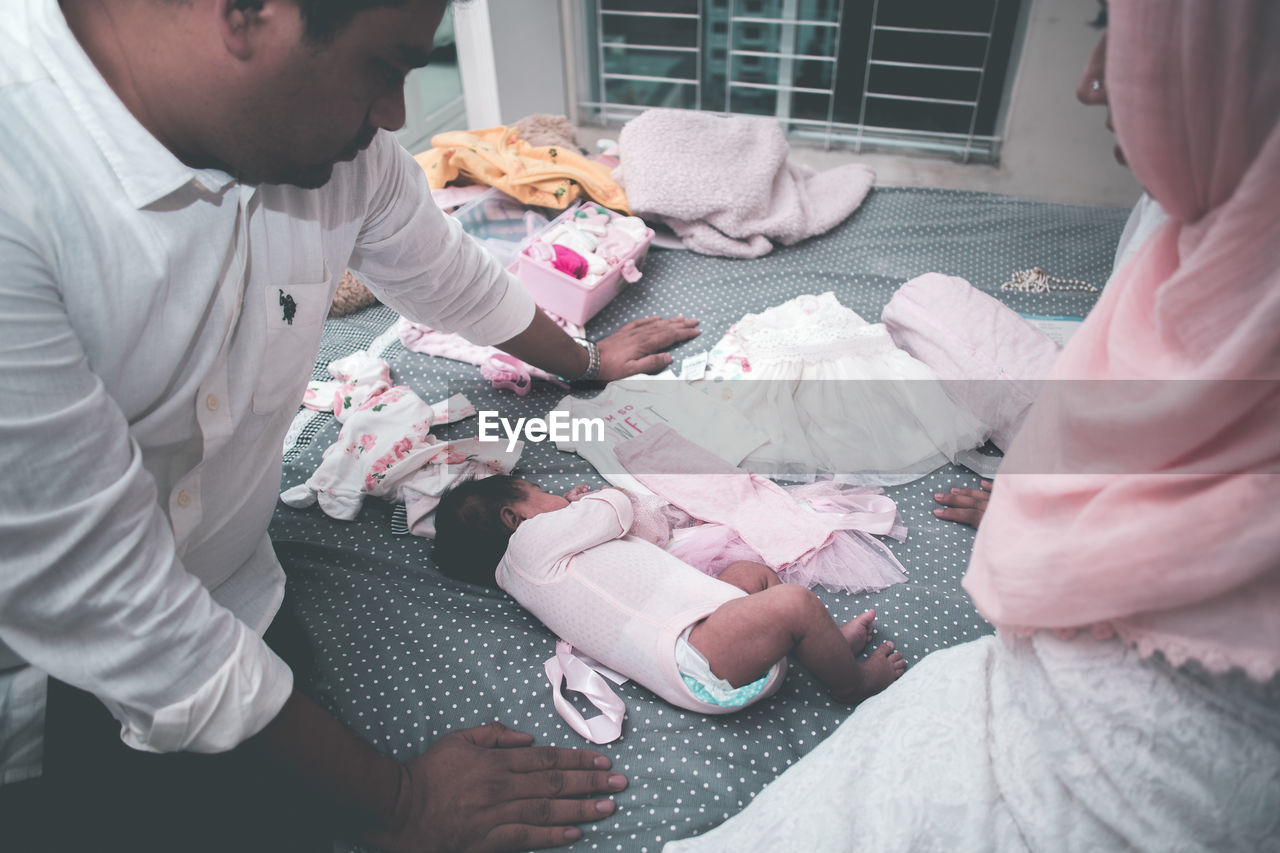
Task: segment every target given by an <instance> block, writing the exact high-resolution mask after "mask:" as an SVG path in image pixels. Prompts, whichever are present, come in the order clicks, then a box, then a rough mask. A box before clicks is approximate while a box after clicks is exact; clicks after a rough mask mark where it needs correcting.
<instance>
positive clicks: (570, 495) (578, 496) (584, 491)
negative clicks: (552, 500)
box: [564, 483, 591, 503]
mask: <svg viewBox="0 0 1280 853" xmlns="http://www.w3.org/2000/svg"><path fill="white" fill-rule="evenodd" d="M589 494H591V487H590V486H588V485H587V484H586V483H582V484H581V485H577V486H574V487H573V488H572V489H570V490H569V491H567V492H565V493H564V499H565V500H567V501H568V502H569V503H573V502H574V501H579V500H582V499H583V498H585V497H586V496H587V495H589Z"/></svg>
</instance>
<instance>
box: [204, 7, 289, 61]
mask: <svg viewBox="0 0 1280 853" xmlns="http://www.w3.org/2000/svg"><path fill="white" fill-rule="evenodd" d="M276 5H277V4H276V3H274V2H271V0H218V27H219V30H220V34H221V35H222V43H223V44H224V45H225V46H226V48H227V52H228V53H230V54H231V55H232V56H234V57H235V58H236V59H242V60H243V59H250V58H252V57H253V51H254V47H255V45H256V43H257V38H256V36H257V35H258V32H259V30H261V28H262V26H263V24H264V23H265V22H266V20H267V19H268V18H269V17H270V16H271V15H272V14H273V12H274V8H268V7H274V6H276Z"/></svg>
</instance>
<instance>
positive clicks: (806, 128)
mask: <svg viewBox="0 0 1280 853" xmlns="http://www.w3.org/2000/svg"><path fill="white" fill-rule="evenodd" d="M1023 6H1024V3H1023V0H580V2H579V3H578V6H577V9H576V11H577V13H578V18H579V20H578V24H579V32H580V35H581V48H582V50H581V53H580V54H579V61H578V62H577V65H578V72H579V80H580V84H581V86H580V91H581V92H583V93H584V97H583V98H582V99H581V100H580V102H579V104H578V108H579V110H580V114H581V115H582V117H583V118H585V119H587V120H595V121H599V122H601V123H608V122H610V121H619V120H626V119H628V118H631V117H633V116H634V115H636V114H638V113H639V112H641V111H643V110H645V109H648V108H651V107H675V108H679V109H691V110H709V111H713V112H723V113H734V114H748V115H767V116H775V117H777V118H778V119H779V121H781V122H782V123H783V125H784V127H785V128H786V129H787V130H788V132H789V133H790V134H791V135H792V137H793V138H797V139H807V140H812V141H818V142H823V143H825V144H827V145H831V144H843V145H851V146H853V147H856V148H859V149H861V148H862V147H863V146H868V147H876V148H888V147H908V148H912V149H916V150H923V151H935V152H945V153H947V154H951V155H954V156H959V157H962V158H963V159H965V160H968V159H970V158H977V159H984V160H996V159H998V156H999V141H1000V137H999V130H1000V128H999V125H1000V122H1001V120H1002V107H1003V104H1004V101H1005V92H1006V89H1007V88H1008V87H1007V83H1008V77H1009V70H1010V67H1011V58H1012V57H1013V55H1014V54H1015V50H1014V49H1015V47H1016V44H1017V43H1018V41H1019V39H1020V33H1021V29H1020V28H1021V21H1020V16H1021V15H1022V12H1023Z"/></svg>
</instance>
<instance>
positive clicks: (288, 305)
mask: <svg viewBox="0 0 1280 853" xmlns="http://www.w3.org/2000/svg"><path fill="white" fill-rule="evenodd" d="M276 289H277V290H279V291H280V309H281V319H283V320H284V321H285V322H286V323H288V324H289V325H290V326H292V325H293V315H294V314H297V313H298V303H297V302H294V301H293V297H292V296H291V295H290V294H288V293H285V292H284V290H283V289H281V288H276Z"/></svg>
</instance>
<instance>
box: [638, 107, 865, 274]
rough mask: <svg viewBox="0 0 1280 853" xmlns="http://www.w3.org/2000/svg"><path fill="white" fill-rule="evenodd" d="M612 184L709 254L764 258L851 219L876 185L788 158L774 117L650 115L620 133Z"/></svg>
mask: <svg viewBox="0 0 1280 853" xmlns="http://www.w3.org/2000/svg"><path fill="white" fill-rule="evenodd" d="M618 150H619V154H620V157H621V160H622V164H621V166H619V167H618V169H617V170H616V171H615V172H614V180H616V181H618V182H619V183H620V184H622V185H623V186H624V187H625V188H626V191H627V201H628V203H629V204H630V206H631V209H632V210H633V211H634V212H635V213H636V214H637V215H639V216H643V217H644V218H646V219H648V218H658V219H661V220H662V221H664V222H665V223H666V224H667V225H669V226H670V227H671V229H672V230H673V231H675V233H676V235H677V236H678V237H680V239H681V240H682V241H683V242H684V245H685V246H686V247H687V248H689V249H692V250H694V251H695V252H701V253H703V254H707V255H725V256H729V257H735V258H757V257H760V256H761V255H764V254H767V253H768V252H769V251H770V250H772V249H773V244H774V243H775V242H779V243H782V244H784V245H788V246H789V245H791V244H792V243H797V242H799V241H800V240H803V239H805V238H806V237H812V236H814V235H815V234H821V233H823V232H824V231H827V230H829V229H831V228H833V227H835V226H836V225H838V224H839V223H840V222H842V221H843V220H844V219H845V218H846V217H847V216H848V215H849V214H850V213H852V212H853V211H854V210H855V209H856V208H857V207H858V205H860V204H861V203H862V200H863V199H864V198H865V197H866V195H867V191H868V190H869V189H870V188H871V184H872V183H873V182H874V181H875V173H874V172H873V171H871V169H869V168H867V167H866V166H862V165H858V164H849V165H844V166H837V167H836V168H834V169H830V170H828V171H826V172H822V173H819V172H817V171H816V170H814V169H812V168H810V167H808V166H800V165H793V164H791V163H788V162H787V155H788V153H789V147H788V145H787V140H786V137H785V135H784V134H783V132H782V127H781V126H780V125H779V124H778V122H777V120H776V119H772V118H763V117H755V116H732V117H724V116H718V115H714V114H712V113H700V112H693V111H690V110H648V111H646V112H644V113H642V114H640V115H639V116H637V117H636V118H635V119H632V120H631V121H630V122H628V123H627V124H626V125H625V126H624V127H623V128H622V134H621V136H620V137H619V139H618Z"/></svg>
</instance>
